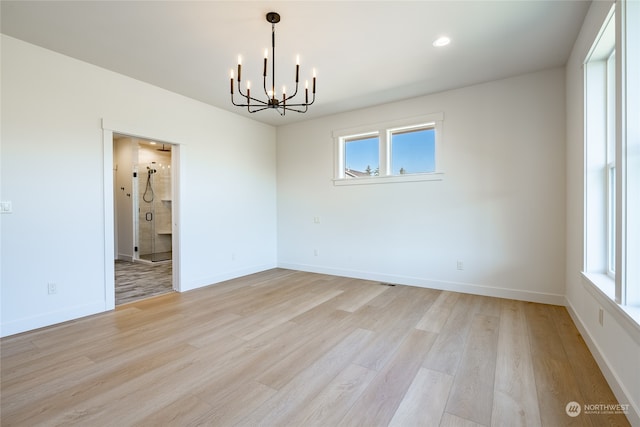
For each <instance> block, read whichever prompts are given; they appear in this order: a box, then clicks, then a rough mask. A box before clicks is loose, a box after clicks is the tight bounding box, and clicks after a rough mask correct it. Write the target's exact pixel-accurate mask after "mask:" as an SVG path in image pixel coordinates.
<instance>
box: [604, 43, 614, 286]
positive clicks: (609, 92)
mask: <svg viewBox="0 0 640 427" xmlns="http://www.w3.org/2000/svg"><path fill="white" fill-rule="evenodd" d="M606 67H607V71H606V77H605V79H606V89H605V92H606V93H605V97H606V128H607V136H606V140H605V142H604V143H605V146H606V150H607V164H606V171H605V173H606V176H607V179H606V184H605V185H606V197H607V200H606V204H607V232H606V233H607V274H608V275H609V276H611V277H612V278H615V274H616V51H615V49H613V50H612V52H611V53H610V54H609V57H608V58H607V60H606Z"/></svg>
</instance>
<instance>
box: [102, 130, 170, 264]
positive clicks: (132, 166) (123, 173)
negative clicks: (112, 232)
mask: <svg viewBox="0 0 640 427" xmlns="http://www.w3.org/2000/svg"><path fill="white" fill-rule="evenodd" d="M114 141H115V144H114V148H115V153H114V157H115V159H116V162H115V164H116V168H115V181H116V185H115V191H116V197H115V202H116V221H117V227H116V229H117V231H116V233H117V236H116V259H122V260H130V261H140V262H152V263H156V262H162V261H171V259H172V224H173V222H172V208H173V206H172V204H173V201H172V193H173V192H172V181H173V180H172V173H171V149H172V146H171V144H162V143H156V142H153V141H148V140H142V139H138V138H133V137H124V136H123V137H118V138H117V139H114Z"/></svg>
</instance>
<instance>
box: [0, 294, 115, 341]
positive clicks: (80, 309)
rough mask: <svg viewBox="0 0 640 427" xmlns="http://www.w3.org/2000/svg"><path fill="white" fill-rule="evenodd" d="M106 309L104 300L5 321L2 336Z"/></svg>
mask: <svg viewBox="0 0 640 427" xmlns="http://www.w3.org/2000/svg"><path fill="white" fill-rule="evenodd" d="M104 311H105V303H104V301H96V302H93V303H90V304H82V305H77V306H75V307H69V308H65V309H64V310H59V311H52V312H48V313H43V314H39V315H37V316H32V317H27V318H22V319H17V320H13V321H11V322H8V323H3V324H2V326H1V327H0V328H1V332H0V336H2V337H7V336H9V335H15V334H19V333H21V332H26V331H31V330H33V329H38V328H43V327H45V326H51V325H55V324H56V323H62V322H67V321H69V320H74V319H78V318H80V317H85V316H90V315H92V314H97V313H102V312H104Z"/></svg>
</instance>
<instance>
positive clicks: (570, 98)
mask: <svg viewBox="0 0 640 427" xmlns="http://www.w3.org/2000/svg"><path fill="white" fill-rule="evenodd" d="M611 4H612V3H611V2H609V1H602V2H593V3H592V5H591V8H590V9H589V13H588V14H587V16H586V18H585V21H584V24H583V26H582V29H581V32H580V35H579V36H578V39H577V40H576V43H575V45H574V47H573V50H572V53H571V57H570V59H569V61H568V62H567V66H566V89H567V164H566V170H567V277H566V283H567V290H566V298H567V303H566V304H567V308H568V310H569V312H570V313H571V315H572V317H573V319H574V321H575V323H576V325H577V326H578V329H580V332H581V333H582V336H583V337H584V339H585V341H586V342H587V344H588V345H589V348H590V349H591V352H592V353H593V355H594V357H595V358H596V360H597V361H598V364H599V365H600V368H601V369H602V371H603V373H604V374H605V376H606V377H607V380H608V381H609V384H610V385H611V388H612V389H613V391H614V393H615V394H616V397H617V398H618V400H619V403H622V404H626V403H629V404H630V405H631V408H630V409H631V411H630V413H629V414H628V418H629V419H630V421H631V423H632V425H640V415H639V414H640V368H639V366H640V365H639V363H640V362H639V361H640V332H639V330H638V327H637V325H636V326H633V324H632V323H631V322H630V321H629V320H628V319H626V318H625V317H624V316H622V315H621V314H620V311H619V310H618V309H617V307H615V305H614V304H612V302H611V300H609V299H608V298H607V297H605V296H604V295H600V294H599V293H598V292H595V291H593V290H592V289H591V287H590V285H588V284H587V283H585V282H584V279H583V278H582V275H581V271H582V269H583V259H584V238H583V235H584V214H583V208H584V119H583V118H584V72H583V68H582V64H583V62H584V60H585V58H586V56H587V53H588V52H589V49H590V48H591V46H592V45H593V42H594V40H595V38H596V36H597V34H598V31H599V30H600V28H601V27H602V24H603V23H604V20H605V18H606V15H607V13H608V11H609V9H610V8H611ZM600 308H603V309H604V310H605V316H604V324H603V325H602V326H600V324H599V323H598V311H599V309H600ZM585 403H592V402H585Z"/></svg>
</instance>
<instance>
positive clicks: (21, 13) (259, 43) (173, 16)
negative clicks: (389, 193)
mask: <svg viewBox="0 0 640 427" xmlns="http://www.w3.org/2000/svg"><path fill="white" fill-rule="evenodd" d="M588 7H589V2H588V1H581V0H573V1H557V0H555V1H554V0H551V1H542V0H534V1H519V0H511V1H506V0H505V1H480V0H474V1H24V0H22V1H6V0H2V2H1V10H0V12H1V27H0V28H1V31H2V33H4V34H7V35H9V36H12V37H15V38H18V39H22V40H25V41H27V42H30V43H33V44H36V45H39V46H42V47H45V48H48V49H51V50H54V51H57V52H60V53H62V54H65V55H69V56H71V57H74V58H78V59H80V60H83V61H86V62H89V63H92V64H95V65H98V66H100V67H104V68H106V69H109V70H113V71H116V72H118V73H122V74H125V75H127V76H131V77H133V78H136V79H139V80H142V81H145V82H148V83H151V84H153V85H156V86H160V87H162V88H165V89H168V90H170V91H173V92H177V93H180V94H183V95H186V96H188V97H191V98H194V99H197V100H200V101H203V102H205V103H208V104H211V105H214V106H217V107H220V108H223V109H226V110H229V111H234V112H236V113H239V114H245V115H247V116H250V117H251V118H253V119H255V120H259V121H262V122H264V123H269V124H272V125H280V124H285V123H292V122H293V121H299V120H303V119H308V118H312V117H319V116H322V115H327V114H333V113H338V112H342V111H347V110H352V109H356V108H362V107H367V106H371V105H377V104H381V103H385V102H390V101H395V100H399V99H405V98H411V97H415V96H419V95H425V94H429V93H435V92H439V91H443V90H447V89H452V88H457V87H462V86H467V85H470V84H475V83H480V82H485V81H490V80H495V79H500V78H504V77H509V76H514V75H518V74H523V73H527V72H531V71H536V70H542V69H545V68H551V67H558V66H562V65H564V64H565V62H566V61H567V59H568V56H569V53H570V51H571V48H572V46H573V43H574V41H575V39H576V37H577V35H578V31H579V29H580V26H581V24H582V21H583V19H584V17H585V14H586V12H587V9H588ZM270 11H275V12H278V13H280V15H281V16H282V21H281V22H280V23H279V24H277V25H276V51H277V52H276V59H277V62H276V76H277V79H278V80H279V82H276V89H277V91H280V88H281V87H282V85H283V84H286V85H287V86H288V87H289V88H292V87H293V82H294V77H295V76H294V74H295V57H296V55H297V54H299V55H300V62H301V71H300V74H301V80H304V79H305V78H308V77H310V76H311V68H315V69H316V70H317V76H318V77H317V82H318V83H317V89H318V90H317V92H318V93H317V98H316V103H315V104H314V105H313V106H311V107H310V109H309V112H308V113H306V114H297V113H288V114H287V115H286V116H285V117H281V116H279V115H278V114H277V113H276V112H275V111H262V112H259V113H255V114H251V115H249V114H248V113H246V111H244V112H243V111H242V110H241V109H240V108H238V107H233V106H232V105H231V102H230V99H229V97H230V95H229V71H230V69H231V68H233V67H235V64H236V62H237V56H238V54H240V55H242V57H243V70H242V75H243V80H252V87H253V88H254V89H253V90H252V92H254V90H255V91H256V92H257V87H258V86H259V85H260V84H261V82H260V80H261V76H262V65H263V63H262V61H263V59H262V58H263V52H264V49H265V48H267V47H270V45H271V37H270V36H271V24H269V23H268V22H267V21H266V19H265V15H266V13H267V12H270ZM440 35H447V36H449V37H450V38H451V39H452V42H451V44H450V45H449V46H447V47H445V48H439V49H437V48H434V47H433V46H432V42H433V41H434V40H435V39H436V38H437V37H438V36H440ZM254 93H255V92H254Z"/></svg>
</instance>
